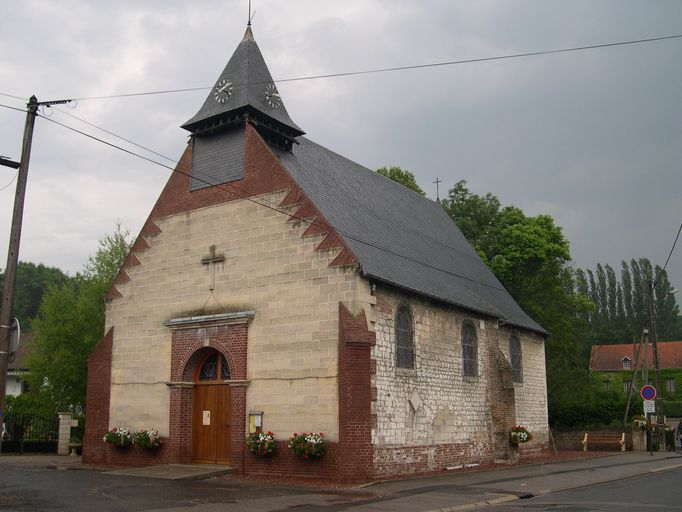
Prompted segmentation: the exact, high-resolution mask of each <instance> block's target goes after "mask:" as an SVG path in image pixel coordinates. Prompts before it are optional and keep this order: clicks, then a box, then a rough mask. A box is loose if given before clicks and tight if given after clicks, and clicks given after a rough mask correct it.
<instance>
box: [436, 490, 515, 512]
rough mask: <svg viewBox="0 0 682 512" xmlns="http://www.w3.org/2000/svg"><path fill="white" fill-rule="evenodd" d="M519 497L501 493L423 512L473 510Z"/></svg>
mask: <svg viewBox="0 0 682 512" xmlns="http://www.w3.org/2000/svg"><path fill="white" fill-rule="evenodd" d="M518 499H519V497H518V496H515V495H513V494H502V495H501V496H500V497H499V498H493V499H492V500H488V501H477V502H476V503H467V504H465V505H455V506H452V507H444V508H434V509H432V510H427V511H425V512H460V511H463V510H474V509H477V508H483V507H490V506H492V505H499V504H500V503H507V502H509V501H516V500H518Z"/></svg>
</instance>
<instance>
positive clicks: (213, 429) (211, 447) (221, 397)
mask: <svg viewBox="0 0 682 512" xmlns="http://www.w3.org/2000/svg"><path fill="white" fill-rule="evenodd" d="M202 355H203V358H202V359H201V360H200V361H199V362H198V364H197V366H196V370H195V372H194V379H193V380H194V390H193V397H192V460H193V461H194V462H201V463H207V464H229V462H230V430H231V424H230V423H231V421H230V420H231V395H230V386H229V385H228V384H227V383H226V381H228V380H229V379H230V367H229V365H228V363H227V359H226V358H225V356H224V355H223V354H221V353H220V352H218V351H217V350H213V349H210V350H206V353H205V354H202Z"/></svg>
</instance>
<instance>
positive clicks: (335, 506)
mask: <svg viewBox="0 0 682 512" xmlns="http://www.w3.org/2000/svg"><path fill="white" fill-rule="evenodd" d="M565 455H566V454H561V453H560V456H565ZM574 455H579V454H574ZM590 455H593V454H590ZM599 455H600V456H598V457H592V458H580V459H573V460H563V461H558V462H557V461H551V460H552V459H555V457H553V456H550V457H549V460H550V461H551V462H538V463H535V464H529V463H526V464H522V465H518V466H503V467H496V468H493V469H483V470H478V471H472V470H459V471H453V472H450V473H446V474H441V475H437V476H429V477H419V478H412V479H409V480H397V481H389V482H379V483H373V484H370V485H367V486H363V487H359V488H352V489H347V488H346V489H338V488H334V489H331V488H327V489H324V488H320V487H301V486H294V485H287V484H286V483H284V482H269V481H264V480H250V479H243V478H239V477H236V476H219V477H214V478H211V479H209V480H203V481H201V482H195V483H191V482H187V483H186V484H181V483H180V482H178V483H177V484H175V483H174V484H173V485H174V487H173V489H174V491H173V492H174V493H175V494H177V495H178V498H180V497H182V498H181V499H178V500H177V501H173V502H171V503H164V504H163V505H161V503H160V502H159V503H158V505H157V506H158V509H156V508H155V507H152V508H144V510H147V511H150V512H151V510H159V511H163V512H199V511H201V512H218V511H223V510H225V506H226V504H227V503H229V510H230V511H231V512H242V511H243V512H246V511H249V512H275V511H284V510H288V509H290V508H291V507H296V510H299V511H301V512H314V511H319V512H341V511H345V510H352V511H358V512H370V511H372V512H382V511H386V512H435V511H446V512H455V511H461V510H471V509H474V508H479V507H486V506H489V505H495V504H499V503H504V502H512V501H515V500H519V499H524V498H531V497H532V496H540V495H544V494H549V493H555V492H559V491H564V490H569V489H575V488H580V487H584V486H588V485H594V484H598V483H605V482H609V481H614V480H622V479H627V478H632V477H636V476H640V475H646V474H650V473H655V472H659V471H665V470H669V469H673V468H679V467H682V453H673V452H660V453H654V454H653V456H652V455H650V454H649V452H626V453H621V452H610V453H601V454H599ZM544 460H545V461H546V460H547V459H544ZM3 463H6V464H8V466H14V467H17V466H26V467H27V468H35V469H58V470H59V469H61V470H76V469H80V470H83V471H85V472H87V474H88V475H95V474H97V475H101V476H98V478H97V479H96V480H93V479H92V478H91V477H90V476H87V475H85V474H84V475H82V477H79V480H80V481H81V482H85V481H93V482H94V481H96V482H99V483H97V484H96V485H98V486H101V485H103V484H102V483H101V482H107V481H110V482H111V484H110V485H111V488H112V489H118V490H117V491H116V492H121V493H123V492H124V490H126V492H127V490H130V492H132V493H137V492H139V488H140V486H141V487H144V488H145V489H147V491H145V492H146V493H149V492H150V491H151V489H159V490H160V489H166V488H167V487H164V486H166V485H167V484H164V483H161V482H162V481H161V480H158V479H155V480H152V479H150V478H145V477H144V476H142V475H137V476H132V475H127V476H121V473H119V474H118V475H113V474H111V473H108V472H105V471H103V470H102V468H91V467H87V466H83V465H82V464H81V461H80V458H79V457H68V456H62V457H58V456H39V455H24V456H11V455H3V456H0V465H3ZM167 469H168V471H171V470H172V471H178V468H170V467H168V468H167ZM93 470H96V471H93ZM162 470H163V467H161V468H160V469H159V471H162ZM122 473H123V474H125V473H124V472H122ZM46 475H47V474H46ZM110 475H111V476H110ZM102 477H105V479H104V480H102ZM109 478H110V480H108V479H109ZM122 478H124V479H130V480H121V479H122ZM55 481H61V480H59V479H58V480H55ZM133 481H134V482H135V485H131V484H129V483H126V482H133ZM157 482H158V483H157ZM185 482H186V481H185ZM104 485H109V484H104ZM107 488H108V487H107ZM108 492H112V491H108ZM166 492H168V491H166ZM192 492H195V493H198V495H204V496H205V495H206V493H209V494H210V495H211V496H212V499H211V502H210V503H206V502H201V504H198V503H197V502H196V501H193V499H192ZM121 496H123V495H121ZM152 500H153V497H152ZM202 501H203V500H202ZM529 505H530V503H529Z"/></svg>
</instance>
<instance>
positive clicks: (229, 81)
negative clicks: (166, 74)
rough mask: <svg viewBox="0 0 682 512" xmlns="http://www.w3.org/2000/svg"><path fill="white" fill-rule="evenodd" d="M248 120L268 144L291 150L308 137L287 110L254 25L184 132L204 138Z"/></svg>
mask: <svg viewBox="0 0 682 512" xmlns="http://www.w3.org/2000/svg"><path fill="white" fill-rule="evenodd" d="M245 120H249V121H250V122H252V123H253V124H254V125H255V126H256V129H258V131H259V132H260V133H261V134H262V135H263V137H264V138H265V139H266V140H268V141H270V142H273V143H275V144H276V145H278V146H284V147H286V148H287V149H290V148H291V144H292V143H293V142H294V139H295V138H296V137H298V136H300V135H303V134H304V132H303V130H301V128H299V127H298V126H297V125H296V123H294V121H293V120H292V119H291V117H289V113H288V112H287V110H286V108H285V107H284V102H283V101H282V98H281V96H280V95H279V91H278V90H277V85H276V84H275V82H274V81H273V79H272V76H271V75H270V71H269V70H268V67H267V65H266V64H265V59H263V55H262V54H261V52H260V49H259V48H258V44H256V40H255V39H254V37H253V31H252V30H251V26H250V25H248V26H247V27H246V32H245V33H244V37H243V39H242V41H241V43H239V45H238V46H237V49H236V50H235V52H234V54H233V55H232V57H231V58H230V60H229V62H228V63H227V65H226V66H225V69H224V70H223V72H222V73H221V74H220V76H219V77H218V79H217V80H216V83H215V85H214V86H213V88H212V90H211V92H210V93H209V95H208V97H207V98H206V100H205V101H204V104H203V105H202V106H201V108H200V109H199V111H198V112H197V113H196V114H195V115H194V117H192V118H191V119H190V120H189V121H187V122H186V123H185V124H183V125H182V128H184V129H185V130H188V131H190V132H192V135H194V136H201V135H203V134H208V133H215V132H217V131H222V130H224V129H227V128H229V127H231V126H235V125H240V124H243V122H244V121H245Z"/></svg>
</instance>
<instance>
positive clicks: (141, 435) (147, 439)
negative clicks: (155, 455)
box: [133, 429, 161, 450]
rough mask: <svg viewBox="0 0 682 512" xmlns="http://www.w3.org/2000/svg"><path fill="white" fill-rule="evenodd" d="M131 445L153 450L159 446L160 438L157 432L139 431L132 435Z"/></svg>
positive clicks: (153, 430)
mask: <svg viewBox="0 0 682 512" xmlns="http://www.w3.org/2000/svg"><path fill="white" fill-rule="evenodd" d="M133 443H134V444H135V446H139V447H140V448H143V449H146V450H155V449H156V448H158V447H159V446H161V436H159V431H158V430H155V429H152V430H145V429H140V430H138V431H137V432H135V433H134V434H133Z"/></svg>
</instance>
